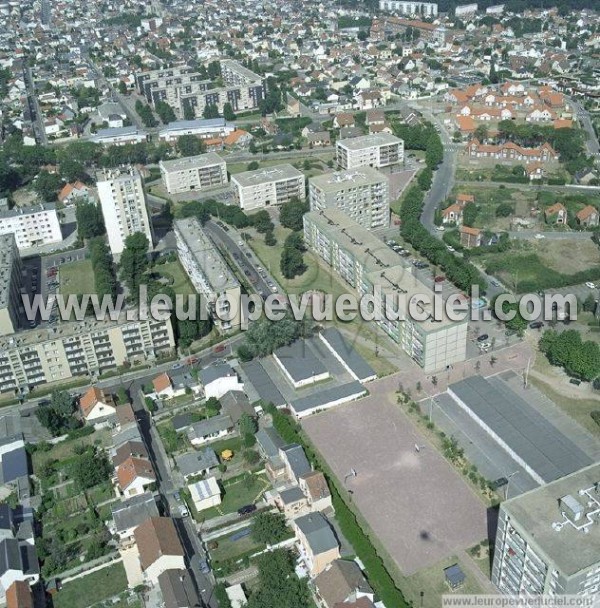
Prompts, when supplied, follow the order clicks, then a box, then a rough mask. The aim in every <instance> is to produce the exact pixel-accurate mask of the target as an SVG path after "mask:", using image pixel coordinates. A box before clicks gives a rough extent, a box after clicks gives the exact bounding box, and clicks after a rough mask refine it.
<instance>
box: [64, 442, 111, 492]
mask: <svg viewBox="0 0 600 608" xmlns="http://www.w3.org/2000/svg"><path fill="white" fill-rule="evenodd" d="M69 472H70V476H71V477H72V478H73V479H74V480H75V483H76V484H77V487H78V488H79V489H80V490H87V489H89V488H93V487H94V486H97V485H98V484H100V483H103V482H105V481H108V480H109V479H110V476H111V474H112V472H113V468H112V466H111V464H110V462H109V460H108V457H107V455H106V452H104V450H101V449H96V448H93V447H88V448H87V449H86V450H85V451H84V452H83V453H82V454H80V455H78V456H77V458H75V460H74V462H73V463H72V465H71V467H70V469H69Z"/></svg>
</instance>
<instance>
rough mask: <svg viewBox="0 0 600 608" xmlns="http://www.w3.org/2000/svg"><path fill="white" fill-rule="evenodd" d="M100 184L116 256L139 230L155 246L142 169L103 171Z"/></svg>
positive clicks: (108, 231)
mask: <svg viewBox="0 0 600 608" xmlns="http://www.w3.org/2000/svg"><path fill="white" fill-rule="evenodd" d="M96 186H97V188H98V196H99V198H100V205H101V206H102V215H103V216H104V224H105V225H106V233H107V234H108V244H109V245H110V250H111V251H112V253H113V255H119V254H120V253H122V251H123V249H124V248H125V239H126V238H127V237H128V236H130V235H132V234H135V233H136V232H141V233H143V234H145V235H146V237H147V238H148V242H149V243H150V247H152V226H151V224H150V218H149V216H148V208H147V206H146V196H145V194H144V188H143V185H142V177H141V175H140V173H139V171H138V170H137V169H134V168H129V169H128V170H127V171H121V170H119V169H110V170H104V171H101V172H99V173H98V176H97V184H96Z"/></svg>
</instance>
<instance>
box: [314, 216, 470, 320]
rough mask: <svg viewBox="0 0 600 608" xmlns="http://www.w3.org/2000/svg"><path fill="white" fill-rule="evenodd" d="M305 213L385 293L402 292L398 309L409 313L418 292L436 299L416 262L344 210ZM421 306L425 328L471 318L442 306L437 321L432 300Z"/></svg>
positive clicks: (397, 305) (395, 306) (397, 304)
mask: <svg viewBox="0 0 600 608" xmlns="http://www.w3.org/2000/svg"><path fill="white" fill-rule="evenodd" d="M304 217H305V218H306V220H307V221H309V222H311V223H313V224H315V225H316V226H317V227H318V229H319V231H320V232H322V233H323V234H325V235H326V236H327V237H329V238H330V239H331V240H332V241H333V242H335V243H337V244H338V246H339V247H340V249H342V250H344V251H346V252H347V253H348V254H350V255H351V256H352V257H353V258H354V259H355V260H357V261H358V262H359V263H360V264H361V265H362V266H363V268H364V273H363V276H365V275H366V278H367V279H368V280H369V281H370V282H371V283H372V284H373V285H378V286H380V287H381V292H382V294H390V295H393V294H397V295H398V296H401V299H399V301H398V303H396V302H394V309H398V310H399V311H401V312H403V313H404V314H407V310H408V303H409V302H410V299H411V298H412V297H413V296H415V295H419V296H427V297H428V298H429V301H430V302H433V298H434V293H433V291H432V290H431V289H430V288H429V287H427V286H426V285H425V284H424V283H422V282H421V281H420V280H419V279H418V278H417V277H416V275H415V274H413V268H412V266H408V265H406V266H405V264H404V261H403V259H402V258H401V257H400V256H399V255H398V254H397V253H396V252H395V251H394V250H392V249H390V247H388V246H387V245H386V244H385V243H384V242H383V241H382V240H381V239H380V238H379V237H377V236H375V235H374V234H373V233H371V232H369V230H367V229H366V228H363V227H362V226H360V225H359V224H357V223H356V222H355V221H354V220H353V219H352V218H350V217H348V216H347V215H346V214H345V213H343V212H342V211H339V210H338V209H324V210H322V211H309V212H308V213H307V214H305V216H304ZM418 308H421V309H422V310H423V311H425V312H424V314H429V317H428V318H427V319H426V320H424V321H419V327H421V328H422V329H423V330H424V331H438V330H440V329H441V328H443V327H449V326H451V325H454V324H456V323H466V322H467V318H465V319H464V321H453V320H451V319H450V318H448V317H447V315H446V314H445V308H442V314H441V315H439V318H440V320H439V321H436V320H435V319H434V315H433V313H434V310H433V307H432V305H431V304H423V306H419V307H418ZM465 314H467V313H465Z"/></svg>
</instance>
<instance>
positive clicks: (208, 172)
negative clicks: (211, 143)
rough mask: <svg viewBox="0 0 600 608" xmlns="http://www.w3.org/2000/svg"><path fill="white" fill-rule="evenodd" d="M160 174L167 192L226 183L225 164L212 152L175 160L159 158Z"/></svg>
mask: <svg viewBox="0 0 600 608" xmlns="http://www.w3.org/2000/svg"><path fill="white" fill-rule="evenodd" d="M159 166H160V174H161V177H162V182H163V184H164V186H165V188H166V190H167V192H168V193H169V194H177V193H178V192H189V191H190V190H207V189H209V188H214V187H217V186H224V185H225V184H227V165H226V164H225V161H224V160H223V159H222V158H221V157H220V156H219V155H218V154H215V153H214V152H209V153H208V154H200V155H199V156H188V157H186V158H178V159H175V160H161V161H160V165H159Z"/></svg>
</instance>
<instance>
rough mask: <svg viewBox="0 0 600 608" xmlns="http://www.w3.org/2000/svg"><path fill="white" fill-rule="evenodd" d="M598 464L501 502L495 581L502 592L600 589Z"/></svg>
mask: <svg viewBox="0 0 600 608" xmlns="http://www.w3.org/2000/svg"><path fill="white" fill-rule="evenodd" d="M599 482H600V464H594V465H591V466H588V467H585V468H583V469H581V470H579V471H577V472H575V473H572V474H570V475H567V476H565V477H562V478H560V479H558V480H557V481H553V482H552V483H549V484H546V485H543V486H541V487H539V488H536V489H535V490H531V491H530V492H527V493H525V494H521V495H520V496H517V497H516V498H512V499H510V500H507V501H505V502H504V503H502V505H501V506H500V514H499V519H498V530H497V534H496V547H495V551H494V564H493V568H492V582H493V584H494V585H495V586H496V587H497V588H498V590H499V591H500V592H501V593H505V594H511V595H512V594H515V595H516V594H519V595H521V594H523V595H534V594H535V595H542V594H543V595H551V596H552V595H597V594H598V593H599V592H600V523H598V514H599V513H600V491H599Z"/></svg>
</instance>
